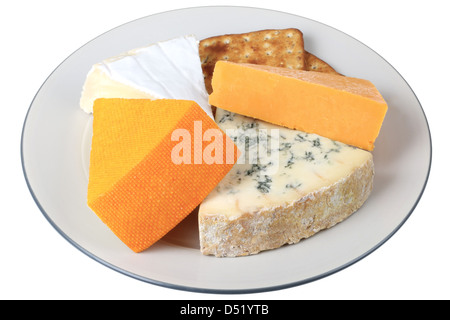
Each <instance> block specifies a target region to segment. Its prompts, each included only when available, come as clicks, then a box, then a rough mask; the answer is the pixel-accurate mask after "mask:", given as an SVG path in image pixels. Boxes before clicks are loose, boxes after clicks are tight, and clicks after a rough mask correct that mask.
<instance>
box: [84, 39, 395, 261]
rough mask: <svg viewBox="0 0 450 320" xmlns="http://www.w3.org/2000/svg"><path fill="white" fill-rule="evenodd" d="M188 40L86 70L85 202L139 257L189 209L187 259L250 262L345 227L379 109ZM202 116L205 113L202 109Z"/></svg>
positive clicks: (367, 165) (307, 74)
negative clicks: (191, 237)
mask: <svg viewBox="0 0 450 320" xmlns="http://www.w3.org/2000/svg"><path fill="white" fill-rule="evenodd" d="M198 46H199V41H198V40H197V39H196V37H195V36H193V35H188V36H182V37H178V38H174V39H171V40H167V41H162V42H158V43H155V44H151V45H149V46H146V47H142V48H137V49H133V50H130V51H128V52H125V53H123V54H121V55H118V56H114V57H111V58H108V59H105V60H103V61H101V62H99V63H97V64H95V65H93V66H92V68H91V69H90V70H89V72H88V74H87V76H86V80H85V83H84V86H83V89H82V92H81V98H80V108H81V109H82V110H84V111H85V112H86V113H88V114H91V115H92V116H93V136H92V147H91V154H90V167H89V182H88V190H87V204H88V206H89V207H90V208H91V209H92V211H94V212H95V214H96V215H97V216H98V217H99V218H100V219H101V220H102V221H103V222H104V223H105V224H106V225H107V226H108V227H109V228H110V229H111V231H112V232H114V234H116V236H117V237H118V238H119V239H120V240H121V241H122V242H123V243H124V244H125V245H126V246H128V247H129V248H130V249H131V250H132V251H134V252H142V251H144V250H146V249H148V248H149V247H150V246H151V245H153V244H154V243H155V242H157V241H158V240H160V239H161V238H162V237H163V236H164V235H165V234H167V233H168V232H169V231H170V230H171V229H173V228H174V227H175V226H176V225H178V224H179V223H180V222H181V221H182V220H183V219H184V218H185V217H186V216H187V215H189V214H191V213H192V212H193V210H194V209H195V208H197V207H199V210H198V227H199V239H200V252H201V253H203V254H204V255H213V256H216V257H236V256H245V255H251V254H256V253H259V252H261V251H264V250H270V249H275V248H278V247H280V246H282V245H284V244H288V243H297V242H299V241H300V240H301V239H304V238H307V237H310V236H312V235H313V234H315V233H317V232H319V231H320V230H323V229H326V228H330V227H332V226H334V225H335V224H337V223H339V222H341V221H342V220H344V219H346V218H347V217H348V216H350V215H351V214H352V213H354V212H355V211H356V210H358V209H359V208H360V207H361V206H362V204H363V203H364V202H365V201H366V199H367V198H368V196H369V194H370V192H371V190H372V187H373V176H374V164H373V158H372V154H371V153H370V151H371V150H373V148H374V142H375V140H376V138H377V136H378V133H379V131H380V128H381V125H382V122H383V119H384V117H385V113H386V111H387V104H386V102H385V101H384V99H383V97H382V96H381V94H380V93H379V92H378V91H377V89H376V88H375V86H374V85H373V84H372V83H370V82H369V81H367V80H363V79H356V78H350V77H345V76H342V75H340V74H337V73H336V72H334V73H319V72H313V71H302V70H290V69H288V68H277V67H270V66H264V65H254V64H246V63H233V62H227V61H217V62H216V63H215V69H214V74H213V75H212V82H211V84H212V89H213V92H212V93H211V95H208V93H207V91H206V89H205V79H204V75H203V72H202V67H201V61H200V57H199V47H198ZM211 106H213V109H214V110H215V113H214V114H213V112H212V107H211Z"/></svg>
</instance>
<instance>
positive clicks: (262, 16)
mask: <svg viewBox="0 0 450 320" xmlns="http://www.w3.org/2000/svg"><path fill="white" fill-rule="evenodd" d="M230 17H233V20H232V21H231V19H230ZM174 21H177V23H173V22H174ZM281 28H298V29H300V30H301V31H302V32H303V34H304V38H305V48H306V50H308V51H310V52H311V53H313V54H315V55H317V56H318V57H320V58H322V59H323V60H325V61H326V62H328V63H329V64H331V65H332V66H333V67H334V68H335V69H336V70H337V71H338V72H341V73H342V74H345V75H347V76H353V77H358V78H365V79H368V80H370V81H372V82H373V83H374V84H375V86H376V87H377V88H378V89H379V90H380V92H381V93H382V94H383V96H384V98H385V99H386V101H387V102H388V104H389V110H388V113H387V115H386V118H385V121H384V124H383V127H382V130H381V134H380V136H379V138H378V140H377V147H376V149H375V151H374V152H373V155H374V161H375V170H376V174H375V181H374V190H373V192H372V194H371V196H370V198H369V199H368V200H367V202H366V203H365V204H364V206H363V207H362V208H361V209H360V210H359V211H358V212H356V213H355V214H353V215H352V216H351V217H350V218H348V219H347V220H345V221H344V222H342V223H340V224H338V225H336V226H335V227H333V228H331V229H329V230H326V231H322V232H320V233H318V234H316V235H315V236H313V237H311V238H309V239H306V240H303V241H301V242H300V243H298V244H295V245H288V246H284V247H282V248H280V249H276V250H271V251H267V252H263V253H260V254H258V255H254V256H249V257H241V258H225V259H223V258H222V259H220V258H214V257H209V256H203V255H202V254H201V253H200V252H199V244H198V229H197V221H196V215H195V213H193V214H191V215H190V216H189V217H188V218H187V219H186V220H185V221H183V222H182V223H181V224H180V225H178V226H177V227H176V228H175V229H174V230H173V231H171V232H170V233H169V234H168V235H166V236H165V237H164V238H163V239H161V240H160V241H159V242H157V243H156V244H155V245H154V246H152V247H151V248H149V249H148V250H146V251H145V252H142V253H140V254H136V253H133V252H131V251H130V250H129V249H128V248H127V247H126V246H125V245H124V244H123V243H122V242H121V241H120V240H118V239H117V238H116V237H115V236H114V235H113V234H112V232H110V230H109V229H108V228H107V227H106V226H105V225H104V224H103V223H102V222H101V221H100V220H99V219H98V218H97V216H96V215H95V214H94V213H93V212H92V211H91V210H90V209H89V208H88V206H87V205H86V193H87V182H88V179H87V168H88V162H89V148H90V134H91V132H90V130H91V127H90V124H91V122H90V121H91V116H89V115H87V114H85V113H84V112H83V111H82V110H81V109H80V108H79V105H78V102H79V97H80V93H81V89H82V86H83V83H84V80H85V78H86V74H87V72H88V70H89V69H90V67H91V66H92V65H93V64H95V63H97V62H99V61H101V60H103V59H105V58H108V57H111V56H114V55H116V54H120V53H122V52H124V51H127V50H129V49H133V48H136V47H141V46H145V45H148V44H151V43H154V42H157V41H164V40H167V39H171V38H175V37H178V36H182V35H186V34H194V35H196V36H197V38H198V39H203V38H206V37H209V36H213V35H221V34H226V33H243V32H249V31H256V30H261V29H281ZM21 151H22V164H23V170H24V174H25V178H26V181H27V183H28V186H29V189H30V192H31V194H32V196H33V198H34V199H35V201H36V203H37V205H38V207H39V208H40V210H41V211H42V213H43V214H44V216H45V217H46V218H47V219H48V221H49V222H50V223H51V224H52V225H53V226H54V228H55V229H56V230H57V231H58V232H59V233H60V234H61V235H62V236H63V237H64V238H65V239H67V240H68V241H69V242H70V243H72V244H73V245H74V246H75V247H77V248H78V249H80V250H81V251H82V252H84V253H85V254H87V255H88V256H89V257H91V258H93V259H95V260H96V261H98V262H100V263H102V264H104V265H105V266H107V267H110V268H112V269H114V270H116V271H118V272H121V273H123V274H125V275H128V276H130V277H132V278H135V279H139V280H142V281H145V282H148V283H152V284H156V285H161V286H165V287H169V288H175V289H180V290H189V291H196V292H208V293H253V292H261V291H270V290H278V289H282V288H287V287H292V286H297V285H301V284H305V283H308V282H311V281H314V280H317V279H320V278H322V277H325V276H328V275H330V274H333V273H334V272H337V271H339V270H342V269H343V268H346V267H348V266H350V265H351V264H353V263H355V262H357V261H358V260H360V259H362V258H364V257H365V256H367V255H368V254H370V253H371V252H373V251H374V250H375V249H377V248H378V247H379V246H380V245H382V244H383V243H384V242H385V241H387V240H388V239H389V238H390V237H391V236H392V235H393V234H394V233H395V232H396V231H397V230H398V229H399V228H400V227H401V226H402V225H403V223H404V222H405V221H406V219H407V218H408V217H409V216H410V214H411V213H412V212H413V210H414V208H415V206H416V205H417V203H418V201H419V199H420V197H421V195H422V193H423V191H424V188H425V185H426V182H427V179H428V175H429V171H430V165H431V137H430V132H429V128H428V124H427V120H426V117H425V115H424V112H423V110H422V108H421V106H420V103H419V101H418V100H417V98H416V96H415V94H414V92H413V91H412V90H411V88H410V87H409V86H408V84H407V83H406V82H405V80H404V79H403V78H402V77H401V75H400V74H398V72H397V71H396V70H395V69H394V68H393V67H392V66H391V65H390V64H389V63H388V62H386V61H385V60H384V59H383V58H382V57H380V56H379V55H378V54H377V53H375V52H374V51H373V50H371V49H370V48H368V47H367V46H365V45H364V44H362V43H361V42H359V41H357V40H355V39H353V38H352V37H350V36H348V35H346V34H344V33H342V32H340V31H338V30H336V29H334V28H332V27H329V26H326V25H324V24H321V23H318V22H316V21H313V20H310V19H307V18H303V17H299V16H296V15H292V14H288V13H283V12H277V11H271V10H266V9H256V8H245V7H200V8H190V9H181V10H175V11H170V12H165V13H160V14H155V15H152V16H148V17H145V18H142V19H139V20H135V21H132V22H130V23H127V24H125V25H122V26H120V27H117V28H115V29H113V30H111V31H109V32H106V33H105V34H103V35H101V36H99V37H97V38H95V39H94V40H92V41H90V42H88V43H87V44H86V45H84V46H83V47H81V48H80V49H79V50H77V51H76V52H74V53H73V54H72V55H71V56H69V57H68V58H67V59H66V60H65V61H64V62H63V63H62V64H60V65H59V66H58V67H57V68H56V70H55V71H54V72H53V73H52V74H51V75H50V76H49V77H48V79H47V80H46V81H45V83H44V84H43V85H42V87H41V88H40V90H39V92H38V93H37V95H36V97H35V99H34V100H33V102H32V105H31V107H30V108H29V111H28V114H27V117H26V119H25V123H24V128H23V134H22V146H21Z"/></svg>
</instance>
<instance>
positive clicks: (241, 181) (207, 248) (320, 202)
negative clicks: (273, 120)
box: [198, 108, 374, 257]
mask: <svg viewBox="0 0 450 320" xmlns="http://www.w3.org/2000/svg"><path fill="white" fill-rule="evenodd" d="M215 120H216V122H217V123H218V125H219V126H220V128H221V129H222V130H224V131H225V132H226V133H227V135H228V136H229V137H230V138H231V139H232V140H233V141H234V142H235V143H236V145H237V146H238V148H239V149H240V150H241V158H239V160H238V162H237V163H236V164H235V166H234V167H233V168H232V170H231V171H230V172H229V173H228V174H227V176H226V177H225V178H224V179H223V180H222V181H221V182H220V183H219V184H218V185H217V186H216V188H215V189H214V190H213V191H212V192H211V193H210V194H209V195H208V197H207V198H206V199H205V200H204V201H203V202H202V204H201V205H200V208H199V217H198V219H199V232H200V247H201V252H202V253H203V254H205V255H214V256H217V257H225V256H228V257H235V256H245V255H251V254H256V253H259V252H261V251H264V250H269V249H275V248H278V247H280V246H282V245H285V244H293V243H297V242H299V241H300V240H301V239H304V238H308V237H310V236H312V235H313V234H315V233H317V232H319V231H320V230H323V229H327V228H330V227H332V226H334V225H336V224H337V223H339V222H341V221H343V220H344V219H346V218H347V217H348V216H350V215H351V214H352V213H354V212H355V211H356V210H358V209H359V208H360V207H361V206H362V205H363V203H364V202H365V201H366V199H367V198H368V197H369V194H370V192H371V190H372V186H373V177H374V165H373V158H372V154H371V153H370V152H368V151H365V150H362V149H358V148H355V147H352V146H349V145H346V144H343V143H340V142H336V141H333V140H330V139H327V138H325V137H322V136H319V135H316V134H308V133H305V132H301V131H296V130H291V129H287V128H282V127H279V126H275V125H272V124H269V123H266V122H263V121H260V120H256V119H253V118H248V117H245V116H242V115H238V114H235V113H231V112H228V111H225V110H222V109H219V108H218V109H217V110H216V115H215Z"/></svg>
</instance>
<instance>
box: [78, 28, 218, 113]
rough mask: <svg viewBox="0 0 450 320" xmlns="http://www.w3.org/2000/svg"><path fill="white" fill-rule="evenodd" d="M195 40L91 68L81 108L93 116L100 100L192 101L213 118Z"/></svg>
mask: <svg viewBox="0 0 450 320" xmlns="http://www.w3.org/2000/svg"><path fill="white" fill-rule="evenodd" d="M198 44H199V41H198V40H197V39H196V38H195V36H192V35H189V36H183V37H178V38H175V39H171V40H167V41H163V42H158V43H155V44H152V45H149V46H146V47H142V48H137V49H134V50H131V51H128V52H126V53H123V54H121V55H118V56H115V57H111V58H109V59H106V60H104V61H102V62H99V63H97V64H95V65H93V66H92V68H91V69H90V71H89V73H88V75H87V78H86V81H85V84H84V86H83V91H82V95H81V99H80V107H81V108H82V109H83V110H84V111H86V112H88V113H91V112H92V106H93V103H94V101H95V99H98V98H146V99H164V98H165V99H180V100H193V101H195V102H197V103H198V104H199V105H200V106H201V107H202V109H203V110H205V112H206V113H207V114H208V115H209V116H210V117H211V118H213V115H212V111H211V106H210V105H209V103H208V93H207V92H206V89H205V83H204V80H203V72H202V68H201V62H200V57H199V51H198Z"/></svg>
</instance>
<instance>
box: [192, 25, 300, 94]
mask: <svg viewBox="0 0 450 320" xmlns="http://www.w3.org/2000/svg"><path fill="white" fill-rule="evenodd" d="M199 54H200V60H201V63H202V69H203V75H204V77H205V85H206V90H207V91H208V93H211V92H212V88H211V78H212V74H213V71H214V66H215V64H216V62H217V61H219V60H226V61H231V62H237V63H253V64H263V65H269V66H274V67H285V68H291V69H298V70H305V69H306V56H305V49H304V45H303V34H302V32H301V31H300V30H298V29H294V28H289V29H279V30H278V29H277V30H275V29H271V30H260V31H253V32H249V33H242V34H226V35H219V36H214V37H210V38H207V39H203V40H201V41H200V44H199Z"/></svg>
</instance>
